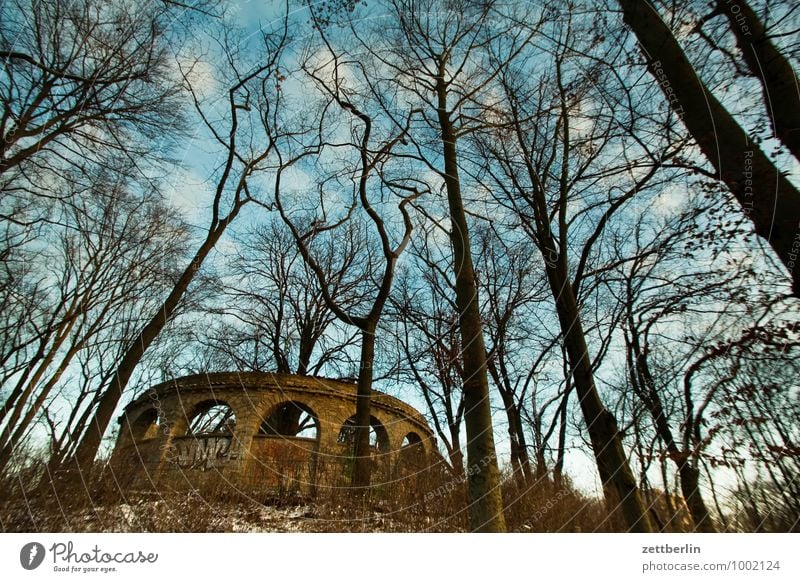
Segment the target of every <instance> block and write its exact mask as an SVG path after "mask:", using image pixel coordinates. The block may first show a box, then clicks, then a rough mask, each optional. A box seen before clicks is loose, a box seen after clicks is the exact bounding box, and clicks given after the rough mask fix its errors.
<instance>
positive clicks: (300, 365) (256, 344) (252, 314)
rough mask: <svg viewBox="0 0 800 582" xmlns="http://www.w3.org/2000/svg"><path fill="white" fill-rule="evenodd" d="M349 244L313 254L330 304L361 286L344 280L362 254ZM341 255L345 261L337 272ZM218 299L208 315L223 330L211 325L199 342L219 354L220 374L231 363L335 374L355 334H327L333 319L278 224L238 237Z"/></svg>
mask: <svg viewBox="0 0 800 582" xmlns="http://www.w3.org/2000/svg"><path fill="white" fill-rule="evenodd" d="M353 243H354V241H353V240H352V239H348V238H346V237H342V238H341V239H336V238H332V239H330V240H328V241H325V248H324V250H323V249H321V248H320V249H318V260H319V263H320V266H321V268H322V270H323V271H325V272H326V273H328V274H329V275H328V276H329V278H330V281H331V294H332V297H333V298H334V299H336V300H337V301H338V302H339V303H343V304H345V303H347V301H348V300H347V297H348V296H349V295H352V294H353V293H354V292H357V290H358V289H359V288H361V287H362V286H363V284H364V283H365V281H363V280H359V279H356V280H347V279H346V278H345V277H346V275H349V274H350V273H351V269H352V266H353V262H354V261H356V260H357V259H358V257H359V256H360V253H359V249H357V248H351V246H352V244H353ZM320 246H321V245H320ZM338 255H342V256H343V257H344V261H343V262H342V264H340V265H337V264H336V257H337V256H338ZM217 297H218V299H219V300H220V301H219V303H220V305H212V306H210V307H209V308H207V312H208V313H209V314H211V315H214V316H222V317H221V319H222V323H220V324H219V325H216V326H215V325H212V326H211V329H208V330H206V331H205V333H203V334H202V336H201V337H200V338H198V341H199V342H200V343H201V344H202V345H203V349H206V350H210V351H211V352H213V353H214V354H216V357H215V359H216V360H217V361H220V360H221V362H220V364H219V365H220V366H222V367H225V363H228V365H229V366H230V365H232V366H233V367H234V368H235V369H244V370H247V369H249V370H254V371H265V370H277V371H278V372H285V373H292V372H293V373H296V374H301V375H305V374H311V375H318V374H320V373H321V371H322V370H324V369H326V368H328V367H333V368H336V367H337V365H338V364H339V363H341V361H343V358H344V356H345V354H344V352H345V351H346V349H347V348H348V347H349V346H350V345H351V344H352V343H353V341H354V340H355V339H356V337H355V334H353V335H348V334H345V336H344V338H343V339H341V338H335V337H332V334H331V333H329V332H330V331H331V329H330V328H331V327H332V326H333V324H334V322H336V321H337V318H336V316H335V315H334V314H333V313H332V312H331V310H330V309H328V306H327V305H326V303H325V299H324V297H323V295H322V291H321V290H320V287H319V284H318V282H317V278H316V275H314V273H313V272H312V271H311V269H310V268H309V266H308V265H307V264H306V263H305V262H304V261H303V258H302V257H301V256H300V253H299V251H298V250H297V248H296V245H295V243H294V239H293V238H292V235H291V233H290V232H289V231H288V230H287V229H286V227H285V226H284V225H283V224H282V223H281V222H280V221H275V220H270V221H269V222H268V223H266V224H263V225H259V226H258V227H256V228H255V229H254V230H253V231H252V232H248V233H246V234H245V235H244V236H243V237H241V240H240V241H239V243H238V245H237V255H236V257H234V259H233V260H232V261H231V265H230V269H229V272H227V273H226V274H225V276H224V279H223V282H222V283H221V284H220V285H219V289H218V292H217ZM340 298H341V299H340ZM334 327H335V326H334ZM339 331H341V330H338V329H334V333H333V335H341V334H338V333H337V332H339Z"/></svg>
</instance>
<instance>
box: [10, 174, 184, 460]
mask: <svg viewBox="0 0 800 582" xmlns="http://www.w3.org/2000/svg"><path fill="white" fill-rule="evenodd" d="M70 208H71V215H70V216H65V217H64V218H65V220H66V221H67V224H68V225H69V228H68V229H56V230H55V232H53V233H52V234H51V235H50V236H49V237H48V238H49V239H50V241H51V243H52V247H50V248H49V249H48V250H45V251H44V252H41V254H40V256H38V257H32V258H33V259H34V261H33V265H34V266H35V269H36V271H35V272H36V275H37V276H39V277H41V279H40V280H39V281H38V282H37V284H38V283H40V282H44V281H47V280H48V279H49V281H50V284H49V285H48V287H49V288H42V287H40V289H42V295H41V296H40V297H38V304H37V306H36V308H35V312H34V313H32V314H31V315H32V317H33V318H34V319H33V322H32V323H33V325H31V326H30V329H29V330H27V331H23V332H22V335H20V336H19V337H18V338H17V343H16V348H17V353H16V354H15V355H14V357H13V359H7V360H6V361H5V364H6V367H4V370H3V371H4V376H5V378H6V380H7V382H4V387H5V386H9V385H11V386H10V390H9V392H8V394H7V397H6V399H5V402H4V403H3V406H2V409H0V422H1V423H2V424H3V430H2V433H1V434H0V441H1V442H2V448H0V469H4V468H6V467H7V466H8V463H9V461H11V460H12V456H13V454H14V452H15V450H16V449H17V447H18V446H19V444H20V443H21V442H22V441H23V438H24V437H25V436H26V435H27V434H28V433H29V432H30V430H31V429H32V428H33V423H34V421H36V420H37V419H38V418H39V415H40V413H41V411H42V409H43V406H44V405H45V403H47V402H49V401H50V400H51V396H52V394H53V393H54V392H55V391H56V390H58V387H59V386H61V387H62V390H63V389H64V382H62V380H63V378H68V377H69V370H70V368H71V367H72V366H74V362H75V361H76V359H79V358H80V357H82V356H83V355H84V354H85V353H86V352H87V350H91V349H94V350H97V348H98V346H101V345H106V344H110V345H114V344H116V343H117V342H118V341H120V340H121V339H122V338H126V337H127V339H130V334H129V333H128V334H127V335H126V333H125V327H126V321H127V318H128V317H133V318H134V319H135V313H136V310H137V309H143V308H147V307H148V304H149V303H151V302H152V300H151V299H150V298H151V297H152V295H151V293H152V292H154V291H157V290H159V289H161V288H163V287H164V286H165V284H166V281H165V280H164V276H165V273H164V271H163V270H162V269H161V267H162V265H163V264H164V261H165V259H166V260H169V259H170V258H177V257H178V256H180V255H181V254H182V252H183V247H182V245H181V240H182V239H185V237H186V232H185V229H184V228H183V225H182V223H181V222H180V221H178V220H177V218H176V217H175V214H174V212H172V211H171V210H170V209H168V208H167V207H165V206H164V204H163V203H161V202H160V201H159V199H158V197H157V196H155V195H153V194H152V193H150V194H144V195H141V196H137V195H135V194H133V193H131V192H129V191H127V189H126V188H125V187H124V186H122V185H120V184H110V185H104V184H103V185H98V186H97V187H95V188H94V189H93V190H92V191H91V192H90V193H89V195H88V196H84V197H78V196H75V197H73V204H72V205H71V207H70ZM167 241H171V243H172V244H173V245H174V246H173V247H172V250H170V251H167V252H165V251H164V249H163V245H165V244H166V242H167ZM40 242H41V241H40ZM54 251H55V252H54ZM48 271H50V272H51V273H52V274H53V275H52V276H48ZM45 285H46V283H45ZM115 336H116V338H115ZM110 350H111V348H110V346H109V351H110ZM96 355H98V356H99V353H96ZM20 364H22V365H20ZM67 392H69V390H67ZM68 398H69V397H68Z"/></svg>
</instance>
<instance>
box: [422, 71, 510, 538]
mask: <svg viewBox="0 0 800 582" xmlns="http://www.w3.org/2000/svg"><path fill="white" fill-rule="evenodd" d="M439 69H440V70H439V76H438V78H437V79H436V84H437V97H438V108H437V115H438V121H439V127H440V129H441V138H442V146H443V153H444V167H445V174H446V175H445V187H446V190H447V201H448V204H449V207H450V220H451V224H452V226H451V232H450V238H451V241H452V245H453V260H454V265H453V267H454V270H455V278H456V282H455V287H456V289H455V291H456V306H457V308H458V321H459V330H460V332H461V345H462V350H463V351H462V354H463V374H464V383H463V384H464V424H465V426H466V430H467V463H468V464H469V469H468V471H467V473H468V491H469V515H470V529H471V530H472V531H478V532H504V531H506V525H505V518H504V516H503V498H502V492H501V490H500V471H499V469H498V467H497V456H496V453H495V447H494V434H493V432H494V431H493V429H492V414H491V408H490V405H489V378H488V376H487V368H486V348H485V345H484V341H483V327H482V323H481V314H480V309H479V307H478V286H477V284H476V281H475V270H474V267H473V264H472V253H471V250H470V246H469V245H470V236H469V229H468V227H467V218H466V214H465V212H464V204H463V199H462V197H461V184H460V181H459V177H458V164H457V159H458V158H457V153H456V134H455V131H454V130H453V126H452V122H451V120H450V112H448V111H447V86H446V85H445V80H444V72H445V71H444V63H440V67H439Z"/></svg>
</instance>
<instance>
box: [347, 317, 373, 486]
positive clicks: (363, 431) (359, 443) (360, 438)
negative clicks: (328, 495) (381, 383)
mask: <svg viewBox="0 0 800 582" xmlns="http://www.w3.org/2000/svg"><path fill="white" fill-rule="evenodd" d="M374 361H375V324H369V325H368V326H367V327H366V328H365V329H362V330H361V364H360V368H359V370H358V386H357V389H356V434H355V443H354V447H353V474H352V476H351V484H352V486H353V487H356V488H359V489H361V492H362V493H366V488H368V487H369V484H370V478H371V474H372V458H371V451H370V447H369V429H370V419H371V411H370V400H371V399H372V364H373V362H374Z"/></svg>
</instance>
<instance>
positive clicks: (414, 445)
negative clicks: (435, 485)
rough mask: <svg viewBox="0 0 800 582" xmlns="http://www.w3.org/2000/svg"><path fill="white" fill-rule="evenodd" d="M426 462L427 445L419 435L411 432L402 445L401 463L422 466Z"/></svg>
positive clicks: (404, 438)
mask: <svg viewBox="0 0 800 582" xmlns="http://www.w3.org/2000/svg"><path fill="white" fill-rule="evenodd" d="M424 460H425V445H424V444H423V442H422V437H421V436H419V434H418V433H416V432H414V431H411V432H409V433H407V434H406V436H405V437H403V442H402V444H401V445H400V462H401V463H402V464H404V465H413V466H416V465H420V464H421V463H423V462H424Z"/></svg>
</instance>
